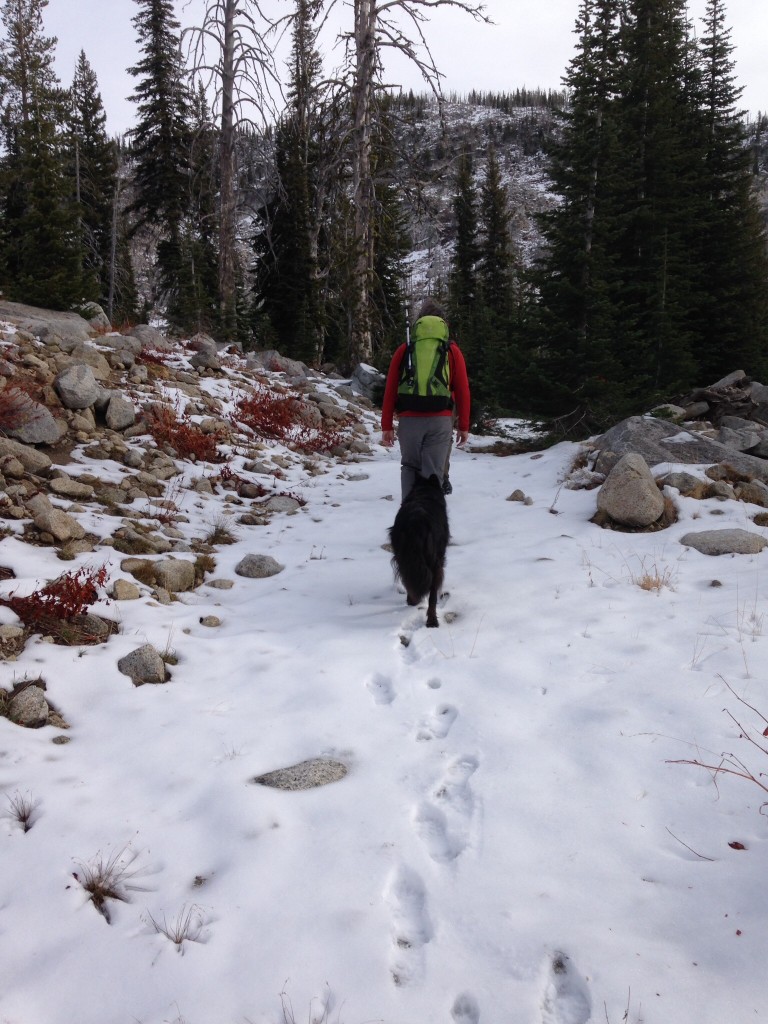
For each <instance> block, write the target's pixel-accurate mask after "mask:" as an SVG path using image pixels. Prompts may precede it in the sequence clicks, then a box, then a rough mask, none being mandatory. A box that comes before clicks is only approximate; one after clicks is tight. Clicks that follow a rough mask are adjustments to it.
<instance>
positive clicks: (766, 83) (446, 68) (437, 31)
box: [45, 0, 768, 132]
mask: <svg viewBox="0 0 768 1024" xmlns="http://www.w3.org/2000/svg"><path fill="white" fill-rule="evenodd" d="M261 3H262V8H263V9H264V10H265V11H266V12H267V13H276V14H284V13H287V12H288V11H290V10H292V9H293V4H292V0H261ZM344 3H346V10H343V9H342V4H344ZM337 5H338V7H339V10H340V13H341V15H342V17H344V18H346V19H347V20H348V21H351V9H350V6H349V0H337ZM175 6H176V10H177V14H178V19H179V21H180V23H181V25H182V27H184V26H187V25H194V24H196V23H198V22H199V12H200V11H201V9H203V0H175ZM486 7H487V13H488V14H489V15H490V16H491V18H492V19H493V21H494V22H495V24H494V25H484V24H481V23H477V22H475V21H473V19H472V18H471V17H470V16H469V15H467V14H464V13H462V12H459V11H455V10H451V9H450V8H441V9H436V10H435V11H433V12H432V15H431V21H430V23H429V24H428V25H426V26H425V34H427V37H428V39H429V42H430V46H431V48H432V51H433V55H434V57H435V60H436V63H437V66H438V68H439V69H440V70H441V71H442V72H443V73H444V75H445V80H444V91H446V92H450V91H456V92H459V93H462V94H463V93H466V92H468V91H469V90H470V89H473V88H474V89H480V90H493V91H513V90H514V89H516V88H519V87H522V86H528V87H529V88H536V87H537V86H538V87H541V88H543V89H557V88H559V87H560V85H561V78H562V76H563V74H564V72H565V69H566V67H567V64H568V61H569V60H570V58H571V56H572V53H573V44H574V38H575V37H574V34H573V27H574V24H575V21H576V14H577V12H578V7H579V0H486ZM705 7H706V0H690V3H689V11H690V14H691V17H692V19H693V20H694V22H695V24H696V27H697V30H700V27H701V26H700V22H699V20H698V19H699V18H700V17H701V16H702V15H703V13H704V10H705ZM136 12H137V6H136V0H49V5H48V7H47V8H46V10H45V30H46V32H47V33H48V34H50V35H55V36H57V38H58V45H57V50H56V52H57V70H58V73H59V76H60V78H61V80H62V84H64V85H69V84H70V83H71V81H72V75H73V72H74V67H75V61H76V59H77V55H78V53H79V52H80V50H81V49H82V50H85V53H86V56H87V57H88V60H89V62H90V64H91V66H92V67H93V68H94V70H95V72H96V74H97V76H98V80H99V86H100V89H101V94H102V98H103V100H104V106H105V109H106V111H107V117H108V126H109V129H110V131H112V132H121V131H125V130H126V129H128V128H129V127H130V126H131V124H132V123H133V120H134V114H135V106H134V104H133V103H131V102H129V101H128V100H127V97H128V96H129V95H130V93H131V92H132V90H133V86H134V82H133V79H132V78H131V76H130V75H128V73H127V71H126V68H128V67H130V66H131V65H132V64H134V63H136V61H137V60H138V59H139V54H138V50H137V47H136V30H135V29H134V27H133V25H132V24H131V19H132V18H133V16H134V15H135V14H136ZM727 24H728V25H729V26H730V28H731V30H732V35H731V42H732V43H733V44H734V46H735V51H734V54H733V56H734V59H735V61H736V70H737V75H738V80H739V83H740V84H741V85H742V86H743V87H744V93H743V95H742V99H741V104H740V105H741V106H742V107H744V108H745V109H747V110H749V111H750V112H752V113H755V112H757V111H758V110H766V109H767V108H768V58H767V57H766V49H767V47H766V41H767V37H768V28H766V14H765V0H730V2H729V3H728V4H727ZM330 42H332V40H331V41H329V45H328V46H327V47H326V49H329V48H330ZM281 70H282V69H281ZM391 70H392V77H393V80H397V81H399V82H400V83H402V84H403V85H404V86H405V87H406V88H414V89H419V88H421V85H420V79H419V77H418V74H417V73H416V72H415V71H414V70H412V69H410V68H407V67H404V66H403V65H400V64H398V65H397V66H396V67H394V68H392V69H391Z"/></svg>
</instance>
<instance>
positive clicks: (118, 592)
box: [111, 579, 141, 601]
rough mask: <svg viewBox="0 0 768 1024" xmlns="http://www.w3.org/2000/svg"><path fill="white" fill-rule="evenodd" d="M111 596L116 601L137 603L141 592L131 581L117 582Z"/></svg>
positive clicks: (113, 585)
mask: <svg viewBox="0 0 768 1024" xmlns="http://www.w3.org/2000/svg"><path fill="white" fill-rule="evenodd" d="M111 594H112V597H113V598H114V599H115V601H136V600H138V599H139V598H140V597H141V591H140V590H139V588H138V587H137V586H136V584H135V583H131V581H130V580H120V579H118V580H115V582H114V583H113V584H112V590H111Z"/></svg>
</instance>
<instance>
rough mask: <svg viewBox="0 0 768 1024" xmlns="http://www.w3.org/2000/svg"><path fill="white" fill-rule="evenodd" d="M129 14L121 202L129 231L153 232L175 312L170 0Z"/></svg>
mask: <svg viewBox="0 0 768 1024" xmlns="http://www.w3.org/2000/svg"><path fill="white" fill-rule="evenodd" d="M136 3H137V5H138V7H139V13H138V14H137V15H136V16H135V17H134V18H133V25H134V27H135V28H136V30H137V39H138V44H139V49H140V52H141V54H142V57H141V60H140V61H139V63H138V64H136V66H135V67H131V68H129V69H128V70H129V72H130V74H131V75H133V76H135V77H136V78H137V79H138V82H137V85H136V88H135V90H134V92H133V95H132V96H131V99H132V100H133V101H134V102H135V103H136V104H137V113H138V120H137V123H136V127H135V128H133V129H132V131H131V132H130V135H131V138H132V151H133V159H134V187H135V199H134V200H133V202H132V203H131V206H130V207H129V209H130V212H131V213H133V214H134V215H135V216H136V218H137V220H136V223H135V230H138V229H139V228H141V227H143V226H145V225H147V224H151V225H153V226H155V227H156V228H157V229H158V230H159V232H160V240H159V243H158V246H157V261H158V268H159V271H160V280H161V287H162V290H163V293H164V297H165V303H166V306H167V310H168V313H169V315H170V316H171V317H173V318H177V317H178V316H179V314H181V315H182V317H183V307H184V305H185V303H184V301H183V295H184V292H185V290H187V289H188V287H189V277H190V268H189V260H188V254H187V253H186V252H185V246H184V241H183V221H184V217H185V213H186V211H187V209H188V205H189V179H190V142H191V139H190V135H191V129H190V96H189V90H188V87H187V84H186V81H187V79H186V73H185V67H184V61H183V59H182V56H181V50H180V45H179V23H178V21H177V20H176V18H175V16H174V8H173V3H172V0H136Z"/></svg>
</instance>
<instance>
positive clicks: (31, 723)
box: [8, 686, 50, 729]
mask: <svg viewBox="0 0 768 1024" xmlns="http://www.w3.org/2000/svg"><path fill="white" fill-rule="evenodd" d="M49 714H50V708H49V707H48V701H47V700H46V699H45V693H44V692H43V689H42V687H40V686H25V687H24V689H23V690H21V691H20V692H19V693H17V694H16V696H15V697H12V698H11V700H10V701H9V702H8V717H9V718H10V720H11V721H12V722H15V723H16V725H22V726H24V728H25V729H39V728H40V727H41V726H43V725H45V724H46V723H47V721H48V715H49Z"/></svg>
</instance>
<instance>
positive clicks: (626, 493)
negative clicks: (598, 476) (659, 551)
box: [597, 452, 664, 527]
mask: <svg viewBox="0 0 768 1024" xmlns="http://www.w3.org/2000/svg"><path fill="white" fill-rule="evenodd" d="M597 507H598V509H599V510H600V511H601V512H605V513H606V515H608V516H610V518H611V519H612V520H613V521H614V522H615V523H619V524H621V525H622V526H631V527H644V526H650V525H651V523H655V522H656V520H657V519H658V518H659V516H660V515H661V514H662V512H663V511H664V498H663V497H662V495H661V492H660V491H659V488H658V487H657V485H656V481H655V480H654V478H653V474H652V473H651V471H650V469H649V468H648V465H647V463H646V461H645V459H643V457H642V456H641V455H637V454H635V453H633V452H630V453H629V454H628V455H624V456H623V457H622V458H621V459H619V461H618V462H617V463H616V465H615V466H614V467H613V469H612V470H611V471H610V473H609V474H608V476H607V477H606V479H605V482H604V484H603V485H602V487H601V488H600V491H599V492H598V495H597Z"/></svg>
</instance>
